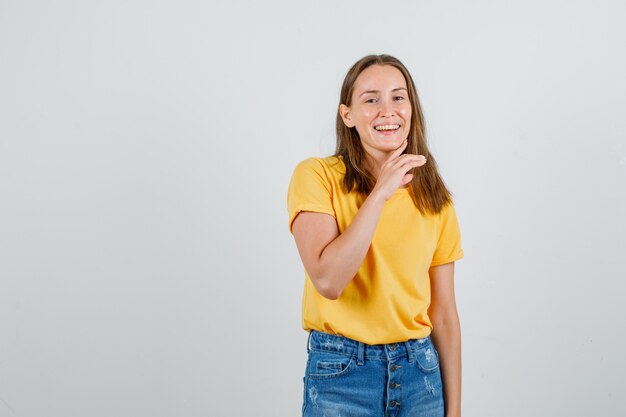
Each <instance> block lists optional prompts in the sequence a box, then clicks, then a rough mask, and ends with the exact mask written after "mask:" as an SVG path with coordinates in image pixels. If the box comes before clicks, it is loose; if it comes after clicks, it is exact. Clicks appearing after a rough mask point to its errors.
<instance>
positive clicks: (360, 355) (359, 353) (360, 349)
mask: <svg viewBox="0 0 626 417" xmlns="http://www.w3.org/2000/svg"><path fill="white" fill-rule="evenodd" d="M357 343H358V344H359V347H358V348H357V359H356V364H357V365H359V366H360V365H363V357H364V356H365V345H364V344H363V343H361V342H357Z"/></svg>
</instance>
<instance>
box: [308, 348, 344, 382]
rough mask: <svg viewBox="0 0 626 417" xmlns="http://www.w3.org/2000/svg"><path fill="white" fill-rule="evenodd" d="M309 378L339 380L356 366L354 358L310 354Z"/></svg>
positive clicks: (327, 354) (332, 354)
mask: <svg viewBox="0 0 626 417" xmlns="http://www.w3.org/2000/svg"><path fill="white" fill-rule="evenodd" d="M308 362H309V365H308V367H307V377H308V378H311V379H327V378H337V377H340V376H344V375H347V374H348V373H350V372H351V371H352V369H353V368H354V366H355V360H354V357H353V356H348V355H342V354H339V353H333V352H320V351H315V350H311V351H310V352H309V360H308Z"/></svg>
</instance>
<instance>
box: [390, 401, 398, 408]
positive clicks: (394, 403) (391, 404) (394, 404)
mask: <svg viewBox="0 0 626 417" xmlns="http://www.w3.org/2000/svg"><path fill="white" fill-rule="evenodd" d="M389 407H400V403H399V402H397V401H395V400H394V401H391V402H390V403H389Z"/></svg>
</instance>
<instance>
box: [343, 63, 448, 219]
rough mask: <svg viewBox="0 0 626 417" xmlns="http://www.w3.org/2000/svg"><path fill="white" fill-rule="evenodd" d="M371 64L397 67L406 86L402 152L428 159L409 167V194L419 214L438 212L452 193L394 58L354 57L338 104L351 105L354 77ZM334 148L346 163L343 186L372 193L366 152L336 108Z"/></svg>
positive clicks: (372, 180) (407, 75)
mask: <svg viewBox="0 0 626 417" xmlns="http://www.w3.org/2000/svg"><path fill="white" fill-rule="evenodd" d="M372 65H390V66H392V67H395V68H397V69H398V70H399V71H400V72H401V73H402V75H403V76H404V79H405V80H406V84H407V88H408V96H409V101H410V103H411V126H410V129H409V136H408V138H407V142H408V143H407V147H406V149H405V150H404V152H403V153H408V154H415V155H424V156H425V157H426V160H427V161H428V162H427V163H426V164H425V165H423V166H421V167H417V168H413V169H411V170H410V171H409V172H408V173H412V174H413V179H412V180H411V182H410V184H409V188H410V190H411V197H412V199H413V202H414V203H415V206H416V207H417V209H418V210H419V211H420V212H421V213H422V214H425V212H430V213H432V214H436V213H439V212H440V211H441V210H442V209H443V207H444V206H445V205H446V204H448V203H451V202H452V194H451V193H450V191H449V190H448V188H447V187H446V185H445V183H444V181H443V179H442V178H441V176H440V175H439V172H438V169H437V163H436V162H435V158H434V157H433V155H432V154H431V153H430V151H429V150H428V146H427V143H426V127H425V125H424V116H423V113H422V107H421V105H420V102H419V98H418V96H417V90H416V88H415V83H414V82H413V78H411V74H410V73H409V71H408V70H407V69H406V67H405V66H404V65H403V64H402V62H400V60H398V59H397V58H395V57H393V56H391V55H384V54H383V55H368V56H365V57H363V58H361V59H360V60H358V61H357V62H356V63H355V64H354V65H353V66H352V68H350V70H349V71H348V73H347V74H346V77H345V78H344V80H343V84H342V86H341V93H340V97H339V104H340V105H341V104H344V105H346V106H348V107H350V106H351V105H352V93H353V90H354V84H355V82H356V79H357V77H358V76H359V74H361V72H363V71H364V70H365V69H366V68H368V67H370V66H372ZM336 131H337V148H336V150H335V154H334V156H336V157H341V158H342V159H343V162H344V165H345V166H346V174H345V177H344V179H343V186H344V188H345V190H346V191H347V192H350V191H352V190H353V189H354V188H355V187H356V191H357V192H359V193H361V194H364V195H367V194H369V193H371V192H372V189H373V188H374V185H375V184H376V179H375V178H374V177H373V176H372V174H371V173H370V172H369V171H368V170H367V168H366V154H365V150H364V149H363V146H362V144H361V139H360V137H359V134H358V132H357V130H356V128H355V127H352V128H350V127H348V126H346V124H345V123H344V121H343V119H342V118H341V114H340V113H339V111H337V121H336Z"/></svg>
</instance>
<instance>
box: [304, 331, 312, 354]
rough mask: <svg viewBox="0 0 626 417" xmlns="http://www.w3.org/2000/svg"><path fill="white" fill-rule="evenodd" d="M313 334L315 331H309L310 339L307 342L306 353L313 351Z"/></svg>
mask: <svg viewBox="0 0 626 417" xmlns="http://www.w3.org/2000/svg"><path fill="white" fill-rule="evenodd" d="M312 334H313V330H309V337H308V338H307V340H306V353H309V352H310V351H311V335H312Z"/></svg>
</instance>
